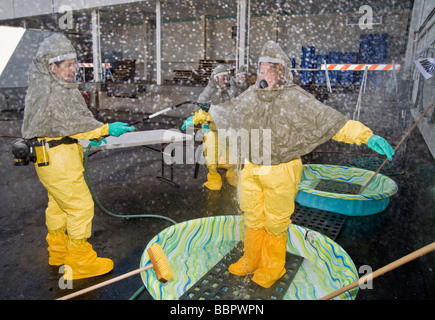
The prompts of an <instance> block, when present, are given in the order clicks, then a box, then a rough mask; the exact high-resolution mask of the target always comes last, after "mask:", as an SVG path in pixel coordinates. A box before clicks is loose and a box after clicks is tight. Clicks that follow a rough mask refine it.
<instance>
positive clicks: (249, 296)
mask: <svg viewBox="0 0 435 320" xmlns="http://www.w3.org/2000/svg"><path fill="white" fill-rule="evenodd" d="M242 255H243V242H239V243H238V244H237V245H236V246H235V247H234V248H233V249H232V250H231V251H230V252H229V253H228V254H227V255H226V256H225V257H223V258H222V260H220V261H219V262H218V263H217V264H216V265H215V266H214V267H213V268H212V269H210V271H209V272H207V273H206V274H205V275H204V276H203V277H202V278H201V279H200V280H199V281H198V282H197V283H195V284H194V285H193V286H191V287H190V288H189V290H187V291H186V292H185V293H184V294H183V295H182V296H181V297H180V298H179V299H180V300H281V299H282V298H283V297H284V295H285V293H286V291H287V289H288V287H289V286H290V284H291V282H292V281H293V278H294V277H295V275H296V273H297V272H298V269H299V267H300V265H301V264H302V262H303V260H304V258H303V257H299V256H296V255H294V254H291V253H290V252H287V255H286V264H285V269H286V273H285V275H284V276H282V277H281V278H280V279H279V280H278V281H276V282H275V283H274V284H273V285H272V286H271V287H270V288H267V289H266V288H263V287H261V286H259V285H258V284H256V283H255V282H253V281H251V277H252V275H250V276H242V277H240V276H236V275H233V274H231V273H230V272H229V271H228V267H229V266H230V264H232V263H235V262H237V261H238V260H239V259H240V257H241V256H242Z"/></svg>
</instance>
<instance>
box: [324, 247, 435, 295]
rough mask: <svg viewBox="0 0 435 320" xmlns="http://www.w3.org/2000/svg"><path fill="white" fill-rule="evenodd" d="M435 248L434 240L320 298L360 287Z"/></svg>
mask: <svg viewBox="0 0 435 320" xmlns="http://www.w3.org/2000/svg"><path fill="white" fill-rule="evenodd" d="M434 250H435V242H432V243H431V244H428V245H427V246H424V247H423V248H421V249H418V250H416V251H414V252H412V253H410V254H408V255H406V256H404V257H402V258H400V259H398V260H396V261H394V262H392V263H390V264H387V265H386V266H385V267H382V268H380V269H378V270H376V271H375V272H372V273H370V274H368V275H366V276H364V277H362V278H360V279H359V280H356V281H354V282H352V283H351V284H348V285H347V286H345V287H343V288H341V289H338V290H336V291H334V292H332V293H330V294H328V295H326V296H324V297H323V298H320V299H319V300H330V299H332V298H335V297H336V296H338V295H340V294H342V293H344V292H346V291H349V290H351V289H353V288H355V287H358V286H359V285H361V284H363V283H365V282H366V281H367V280H371V279H374V278H376V277H378V276H381V275H383V274H385V273H387V272H389V271H391V270H393V269H396V268H398V267H400V266H402V265H404V264H405V263H408V262H410V261H412V260H415V259H417V258H419V257H421V256H424V255H425V254H427V253H429V252H432V251H434Z"/></svg>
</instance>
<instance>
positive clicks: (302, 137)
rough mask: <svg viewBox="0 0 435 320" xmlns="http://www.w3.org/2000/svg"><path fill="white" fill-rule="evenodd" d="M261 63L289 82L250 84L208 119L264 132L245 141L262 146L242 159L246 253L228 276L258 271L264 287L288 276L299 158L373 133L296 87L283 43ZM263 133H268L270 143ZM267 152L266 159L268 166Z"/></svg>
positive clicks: (270, 45) (269, 49) (267, 49)
mask: <svg viewBox="0 0 435 320" xmlns="http://www.w3.org/2000/svg"><path fill="white" fill-rule="evenodd" d="M263 59H264V61H270V62H274V63H281V64H284V65H285V67H286V79H285V84H284V85H283V86H280V87H277V88H270V89H260V88H259V86H258V84H257V85H253V86H251V87H250V88H249V89H247V90H246V91H245V92H243V93H241V94H240V95H239V96H237V97H236V98H234V99H232V100H230V101H228V102H224V103H221V104H218V105H212V106H211V108H210V110H209V116H210V117H211V118H212V119H213V120H214V122H215V124H216V126H217V128H218V129H219V130H221V129H226V130H230V129H233V132H235V133H237V132H240V130H246V132H248V133H249V134H251V133H252V132H253V131H255V130H257V131H258V132H259V135H257V137H258V139H257V141H254V139H253V136H252V135H251V136H250V140H249V141H246V140H245V143H246V144H248V148H247V149H246V150H250V149H249V146H251V147H252V144H253V143H257V144H259V148H260V150H261V146H262V145H263V154H262V155H261V157H260V155H259V153H258V154H256V153H252V152H250V153H248V154H242V156H243V157H244V158H245V163H244V167H243V170H242V173H241V182H240V184H241V185H240V208H241V209H242V210H243V212H244V217H245V219H244V221H245V226H246V234H245V241H244V255H243V257H242V258H241V259H240V260H239V261H238V262H237V263H235V264H232V265H231V266H230V268H229V271H230V272H231V273H233V274H236V275H247V274H252V273H253V274H254V276H253V277H252V280H253V281H254V282H256V283H258V284H259V285H261V286H263V287H266V288H267V287H270V286H271V285H272V284H273V283H275V281H276V280H277V279H279V278H280V277H281V276H283V275H284V274H285V269H284V264H285V256H286V242H287V229H288V227H289V225H290V223H291V215H292V213H293V211H294V199H295V197H296V194H297V190H298V183H299V182H300V179H301V174H302V162H301V160H300V157H301V156H302V155H304V154H307V153H309V152H311V151H312V150H313V149H314V148H316V147H317V146H319V145H320V144H322V143H324V142H326V141H327V140H329V139H331V138H333V139H335V140H337V141H343V142H347V143H355V144H361V143H367V140H368V139H369V138H370V137H371V136H372V135H373V133H372V131H371V130H370V129H369V128H367V127H366V126H364V125H363V124H362V123H360V122H357V121H352V120H349V119H348V118H347V117H346V116H344V115H342V114H341V113H339V112H338V111H336V110H334V109H333V108H330V107H328V106H326V105H324V104H322V103H321V102H319V101H318V100H316V99H315V97H314V96H312V95H311V94H309V93H307V92H306V91H305V90H303V89H302V88H300V87H299V86H297V85H296V84H294V83H293V82H292V76H291V72H290V67H291V65H290V61H289V59H288V58H287V55H286V54H285V53H284V52H283V51H282V49H281V48H280V47H279V45H278V44H276V43H275V42H273V41H268V42H267V43H266V44H265V45H264V47H263V50H262V52H261V54H260V60H259V61H262V60H263ZM266 130H269V132H270V140H267V141H268V143H266V139H265V137H267V136H268V135H267V132H266ZM263 140H264V141H263ZM242 143H243V142H242ZM241 149H243V148H241ZM265 152H266V153H268V155H269V157H268V159H267V161H266V162H267V163H265V161H264V159H265V158H264V153H265Z"/></svg>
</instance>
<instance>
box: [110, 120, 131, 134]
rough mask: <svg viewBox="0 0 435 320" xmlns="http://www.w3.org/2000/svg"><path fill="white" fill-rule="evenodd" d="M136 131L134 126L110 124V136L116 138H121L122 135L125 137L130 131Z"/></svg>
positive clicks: (118, 123) (120, 123) (122, 123)
mask: <svg viewBox="0 0 435 320" xmlns="http://www.w3.org/2000/svg"><path fill="white" fill-rule="evenodd" d="M134 129H135V127H133V126H130V127H129V126H128V125H127V124H126V123H124V122H114V123H109V135H111V136H114V137H119V136H120V135H123V134H124V133H126V132H128V131H133V130H134Z"/></svg>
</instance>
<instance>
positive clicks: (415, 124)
mask: <svg viewBox="0 0 435 320" xmlns="http://www.w3.org/2000/svg"><path fill="white" fill-rule="evenodd" d="M432 107H433V104H431V105H430V106H429V107H427V108H426V110H425V111H424V112H423V113H422V114H421V116H420V118H418V120H417V121H416V122H415V123H414V125H413V126H412V127H411V128H410V129H409V130H408V132H407V133H406V134H405V135H404V136H403V138H402V140H400V142H399V143H398V144H397V146H396V147H395V148H394V152H396V151H397V149H399V147H400V145H401V144H402V143H403V142H404V141H405V139H406V138H407V137H408V136H409V135H410V134H411V132H412V130H414V128H415V127H416V126H417V125H418V123H419V122H420V121H421V120H422V119H423V118H424V116H425V115H426V113H427V112H428V111H429V110H430V109H431V108H432ZM387 161H388V159H385V160H384V162H383V163H382V164H381V165H380V166H379V168H378V170H376V172H375V173H374V174H373V175H372V176H371V178H370V179H369V181H367V182H366V184H365V185H364V187H363V188H361V190H360V191H359V192H358V195H360V194H361V193H362V192H363V191H364V189H365V188H366V187H367V186H368V185H369V183H370V182H371V181H372V180H373V178H374V177H375V176H376V175H377V174H378V173H379V172H380V171H381V169H382V167H383V166H384V165H385V164H386V163H387Z"/></svg>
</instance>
